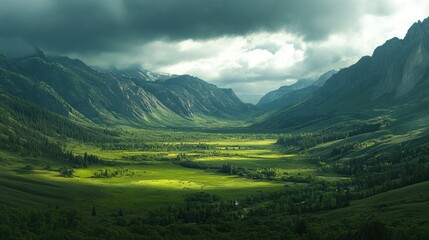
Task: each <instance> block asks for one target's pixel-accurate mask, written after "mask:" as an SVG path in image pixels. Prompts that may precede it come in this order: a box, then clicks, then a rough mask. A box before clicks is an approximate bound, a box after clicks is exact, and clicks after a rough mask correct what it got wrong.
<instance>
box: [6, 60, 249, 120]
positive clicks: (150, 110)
mask: <svg viewBox="0 0 429 240" xmlns="http://www.w3.org/2000/svg"><path fill="white" fill-rule="evenodd" d="M143 75H144V74H143ZM144 76H149V72H146V75H144ZM150 76H157V77H158V78H159V80H158V81H152V80H154V79H145V78H143V76H141V78H137V77H131V75H130V74H129V75H125V74H124V73H123V74H121V75H119V74H118V73H113V72H111V71H98V70H96V69H94V68H91V67H89V66H87V65H86V64H85V63H83V62H82V61H80V60H73V59H69V58H67V57H40V56H36V57H27V58H21V59H12V58H9V57H6V56H4V55H1V56H0V89H1V90H3V91H4V92H6V93H7V94H10V95H12V96H15V97H18V98H19V99H22V100H25V101H28V102H32V103H34V104H36V105H38V106H41V107H44V108H46V109H49V110H51V111H53V112H55V113H58V114H60V115H63V116H66V117H73V118H76V119H83V121H87V122H95V123H102V124H122V123H128V124H150V125H156V126H165V125H168V126H171V125H173V126H177V124H179V123H180V124H185V123H186V122H188V124H189V120H191V119H189V117H198V116H200V117H203V118H205V117H209V118H237V117H243V115H241V114H250V113H252V112H253V111H254V110H253V109H252V107H251V106H250V105H248V104H245V103H243V102H241V101H240V100H239V99H238V98H237V97H236V96H235V94H234V93H233V92H232V90H230V89H220V88H217V87H216V86H214V85H212V84H209V83H206V82H204V81H203V80H200V79H197V78H193V77H190V76H175V77H171V79H168V77H167V76H166V75H161V74H158V75H156V74H150ZM149 80H150V81H149ZM151 81H152V82H151Z"/></svg>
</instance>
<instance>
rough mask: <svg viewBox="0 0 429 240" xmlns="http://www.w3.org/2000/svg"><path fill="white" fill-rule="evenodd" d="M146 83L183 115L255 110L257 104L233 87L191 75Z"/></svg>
mask: <svg viewBox="0 0 429 240" xmlns="http://www.w3.org/2000/svg"><path fill="white" fill-rule="evenodd" d="M142 87H143V88H144V89H147V90H148V91H149V92H151V93H152V94H153V95H155V96H156V97H157V98H158V99H160V101H161V102H162V103H163V104H164V105H165V106H167V107H168V108H169V109H171V110H172V111H174V112H175V113H177V114H179V115H183V116H188V117H191V116H194V115H198V114H203V115H213V114H214V115H215V116H224V117H225V116H234V115H244V114H249V113H252V112H253V111H254V107H253V106H252V105H250V104H245V103H243V102H241V101H240V99H239V98H238V97H237V96H236V95H235V94H234V92H233V91H232V89H222V88H218V87H216V86H215V85H213V84H208V83H206V82H204V81H203V80H201V79H199V78H196V77H192V76H189V75H183V76H176V77H172V78H169V79H166V80H164V81H157V82H154V83H153V82H143V83H142Z"/></svg>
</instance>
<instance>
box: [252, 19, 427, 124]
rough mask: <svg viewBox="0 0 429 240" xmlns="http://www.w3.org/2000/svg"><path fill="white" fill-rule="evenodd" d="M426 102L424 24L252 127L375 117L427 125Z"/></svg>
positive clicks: (417, 23) (388, 42)
mask: <svg viewBox="0 0 429 240" xmlns="http://www.w3.org/2000/svg"><path fill="white" fill-rule="evenodd" d="M428 96H429V19H426V20H424V21H423V22H421V21H419V22H416V23H415V24H413V25H412V27H411V28H410V29H409V30H408V32H407V34H406V36H405V38H404V39H402V40H401V39H398V38H393V39H390V40H388V41H387V42H386V43H385V44H383V45H382V46H380V47H378V48H376V49H375V50H374V52H373V54H372V56H364V57H362V58H361V59H360V60H359V61H358V62H356V63H355V64H354V65H352V66H350V67H348V68H344V69H342V70H340V71H339V72H338V73H336V74H334V75H333V76H332V77H331V78H329V79H328V80H327V81H326V83H325V84H324V85H323V86H322V87H320V88H319V89H317V90H315V92H314V93H313V94H312V96H311V97H310V98H308V99H307V100H305V101H302V102H300V103H299V104H296V105H293V106H285V107H283V108H281V109H279V110H277V111H276V112H275V113H273V114H271V115H270V116H268V117H266V118H265V119H264V120H262V121H261V122H259V123H257V124H256V126H257V127H266V128H275V129H298V128H301V127H302V126H306V125H308V124H311V123H316V122H317V123H318V124H323V122H335V121H340V120H341V119H347V118H349V119H350V118H359V119H365V118H370V117H373V116H379V115H391V116H393V117H394V118H395V119H397V120H398V122H404V124H405V122H407V123H410V121H413V122H419V123H423V122H426V120H428V119H427V118H426V117H425V116H427V110H428V108H427V106H429V97H428ZM409 125H410V124H409ZM414 125H415V126H419V124H418V125H416V124H414ZM420 125H421V124H420Z"/></svg>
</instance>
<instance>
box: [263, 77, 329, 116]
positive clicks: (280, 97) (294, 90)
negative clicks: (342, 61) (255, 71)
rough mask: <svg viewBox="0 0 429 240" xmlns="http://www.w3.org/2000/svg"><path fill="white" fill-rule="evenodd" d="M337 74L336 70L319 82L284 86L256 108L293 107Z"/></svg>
mask: <svg viewBox="0 0 429 240" xmlns="http://www.w3.org/2000/svg"><path fill="white" fill-rule="evenodd" d="M335 73H337V71H335V70H331V71H328V72H326V73H324V74H322V75H321V76H320V77H319V78H318V79H317V80H310V79H300V80H298V81H297V82H296V83H294V84H292V85H288V86H282V87H280V88H279V89H277V90H274V91H271V92H269V93H267V94H265V95H264V96H263V97H262V98H261V100H260V101H259V102H258V103H257V104H256V106H257V107H258V108H259V109H261V110H265V111H267V110H268V111H269V110H273V109H277V108H281V107H286V106H292V105H295V104H297V103H299V102H301V101H303V100H305V99H307V98H309V97H310V96H311V94H312V93H313V92H314V91H316V90H317V89H318V88H320V87H321V86H323V85H324V84H325V82H326V80H328V79H329V78H330V77H331V76H332V75H334V74H335Z"/></svg>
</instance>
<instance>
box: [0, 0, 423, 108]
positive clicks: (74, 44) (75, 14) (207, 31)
mask: <svg viewBox="0 0 429 240" xmlns="http://www.w3.org/2000/svg"><path fill="white" fill-rule="evenodd" d="M428 10H429V4H428V3H425V2H424V1H419V0H410V1H407V3H406V4H404V3H403V1H401V0H348V1H340V0H307V1H298V0H296V1H295V0H292V1H284V0H264V1H259V0H254V1H253V0H180V1H178V0H156V1H154V0H73V1H69V0H33V1H26V0H1V8H0V45H1V46H0V51H3V52H8V53H11V52H18V55H19V54H22V53H21V52H22V50H20V47H19V46H23V44H22V42H30V43H32V44H35V45H37V46H39V47H40V48H41V49H42V50H43V51H45V52H47V53H50V54H61V55H69V56H73V57H76V58H82V59H83V60H85V61H87V62H88V63H89V64H91V65H95V66H102V67H108V66H118V67H126V66H127V65H132V64H140V65H142V66H143V67H145V68H147V69H150V70H155V71H164V72H171V73H189V74H193V75H196V76H199V77H201V78H203V79H205V80H207V81H210V82H213V83H215V84H217V85H218V86H220V87H232V88H233V89H234V90H235V91H236V92H237V93H238V95H239V96H240V97H241V98H242V99H244V100H246V101H250V102H255V101H256V100H257V99H258V98H260V97H261V95H262V94H264V93H265V92H267V91H269V90H273V89H275V88H277V87H279V86H281V85H284V84H290V83H292V82H293V81H295V80H296V79H298V78H302V77H315V76H317V75H319V74H321V73H323V72H324V71H327V70H330V69H332V68H341V67H346V66H348V65H350V64H352V63H353V62H354V61H356V60H357V59H358V58H359V57H360V56H362V55H364V54H370V53H371V51H372V50H373V49H374V48H375V47H376V46H377V45H380V44H382V43H383V42H384V41H385V40H387V39H388V38H391V37H394V36H399V37H403V35H404V34H405V31H406V29H407V28H408V27H409V26H410V25H411V24H412V22H415V21H417V20H419V19H423V18H425V17H426V16H425V15H426V14H427V13H428V12H429V11H428ZM1 39H8V41H2V40H1ZM10 39H17V40H16V41H13V42H16V46H11V45H10V44H9V43H10ZM18 45H19V46H18ZM27 48H28V49H30V50H31V49H33V48H31V47H27ZM5 49H6V50H5Z"/></svg>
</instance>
